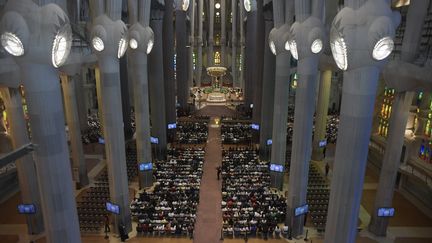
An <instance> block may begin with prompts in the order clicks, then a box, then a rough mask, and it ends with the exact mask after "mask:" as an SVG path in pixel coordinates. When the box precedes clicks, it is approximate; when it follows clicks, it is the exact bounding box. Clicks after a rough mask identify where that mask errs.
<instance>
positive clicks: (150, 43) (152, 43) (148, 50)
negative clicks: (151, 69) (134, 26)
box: [147, 40, 154, 54]
mask: <svg viewBox="0 0 432 243" xmlns="http://www.w3.org/2000/svg"><path fill="white" fill-rule="evenodd" d="M153 45H154V41H153V40H149V42H148V43H147V54H150V52H151V51H152V50H153Z"/></svg>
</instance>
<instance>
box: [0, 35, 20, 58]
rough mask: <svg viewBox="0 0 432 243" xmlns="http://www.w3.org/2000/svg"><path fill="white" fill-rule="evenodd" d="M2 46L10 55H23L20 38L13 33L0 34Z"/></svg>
mask: <svg viewBox="0 0 432 243" xmlns="http://www.w3.org/2000/svg"><path fill="white" fill-rule="evenodd" d="M1 44H2V46H3V48H4V49H5V50H6V51H7V52H8V53H9V54H11V55H13V56H16V57H19V56H22V55H24V45H23V43H22V42H21V40H20V39H19V38H18V36H16V35H15V34H13V33H10V32H5V33H3V34H2V35H1Z"/></svg>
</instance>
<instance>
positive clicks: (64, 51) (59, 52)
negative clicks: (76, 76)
mask: <svg viewBox="0 0 432 243" xmlns="http://www.w3.org/2000/svg"><path fill="white" fill-rule="evenodd" d="M71 45H72V30H71V27H70V25H65V26H64V27H63V28H62V29H60V30H59V31H58V32H57V35H56V36H55V37H54V42H53V47H52V51H51V57H52V64H53V66H54V67H56V68H58V67H60V66H61V65H63V64H64V63H65V62H66V59H67V57H68V56H69V52H70V49H71Z"/></svg>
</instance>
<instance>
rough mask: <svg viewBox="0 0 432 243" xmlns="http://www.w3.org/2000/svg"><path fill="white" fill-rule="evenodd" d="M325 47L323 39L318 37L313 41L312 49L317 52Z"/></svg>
mask: <svg viewBox="0 0 432 243" xmlns="http://www.w3.org/2000/svg"><path fill="white" fill-rule="evenodd" d="M322 48H323V43H322V40H321V39H316V40H314V42H312V46H311V51H312V52H313V53H315V54H317V53H319V52H320V51H321V50H322Z"/></svg>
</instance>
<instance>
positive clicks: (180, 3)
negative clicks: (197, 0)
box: [174, 0, 190, 11]
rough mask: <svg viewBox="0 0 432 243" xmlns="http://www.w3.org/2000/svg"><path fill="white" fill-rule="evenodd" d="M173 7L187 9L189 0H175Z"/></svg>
mask: <svg viewBox="0 0 432 243" xmlns="http://www.w3.org/2000/svg"><path fill="white" fill-rule="evenodd" d="M174 3H175V9H176V10H183V11H187V10H188V8H189V4H190V0H175V2H174Z"/></svg>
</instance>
